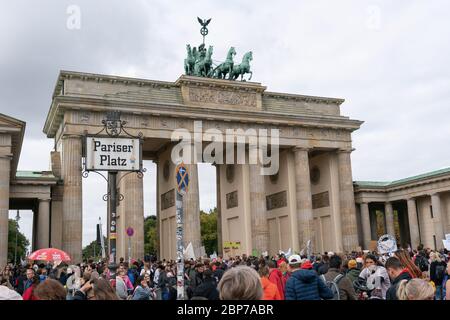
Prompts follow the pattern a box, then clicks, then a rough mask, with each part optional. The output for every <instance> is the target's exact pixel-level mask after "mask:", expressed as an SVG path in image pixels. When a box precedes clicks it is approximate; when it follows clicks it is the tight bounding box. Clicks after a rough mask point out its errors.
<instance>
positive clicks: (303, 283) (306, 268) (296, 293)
mask: <svg viewBox="0 0 450 320" xmlns="http://www.w3.org/2000/svg"><path fill="white" fill-rule="evenodd" d="M289 268H290V269H291V276H290V277H289V280H288V281H287V283H286V289H285V290H286V291H285V299H286V300H320V299H331V298H333V293H332V292H331V290H330V289H329V288H328V287H327V286H326V285H325V283H324V282H323V281H322V279H320V278H319V276H318V275H317V273H316V272H315V271H314V270H312V264H311V262H310V261H309V260H306V261H305V262H304V263H303V264H301V258H300V256H298V255H296V254H294V255H292V256H290V257H289Z"/></svg>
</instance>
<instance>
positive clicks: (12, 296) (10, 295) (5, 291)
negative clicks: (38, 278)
mask: <svg viewBox="0 0 450 320" xmlns="http://www.w3.org/2000/svg"><path fill="white" fill-rule="evenodd" d="M0 300H23V299H22V296H21V295H20V294H18V293H17V292H16V291H14V290H11V289H9V288H8V287H6V286H0Z"/></svg>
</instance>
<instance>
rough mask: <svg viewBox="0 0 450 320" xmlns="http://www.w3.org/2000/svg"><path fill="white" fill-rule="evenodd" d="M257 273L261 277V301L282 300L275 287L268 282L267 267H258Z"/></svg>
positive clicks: (268, 272)
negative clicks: (262, 292)
mask: <svg viewBox="0 0 450 320" xmlns="http://www.w3.org/2000/svg"><path fill="white" fill-rule="evenodd" d="M274 264H275V263H274ZM258 273H259V276H260V277H261V285H262V288H263V291H264V296H263V300H284V299H283V298H281V295H280V293H279V291H278V288H277V285H276V284H274V283H273V282H272V281H270V280H269V274H270V271H269V268H268V267H267V266H260V267H259V270H258ZM280 281H281V279H280Z"/></svg>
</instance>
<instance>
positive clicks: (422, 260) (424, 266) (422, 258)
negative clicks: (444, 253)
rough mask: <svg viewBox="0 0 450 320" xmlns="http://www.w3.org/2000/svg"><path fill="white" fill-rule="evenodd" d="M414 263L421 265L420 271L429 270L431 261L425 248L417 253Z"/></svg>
mask: <svg viewBox="0 0 450 320" xmlns="http://www.w3.org/2000/svg"><path fill="white" fill-rule="evenodd" d="M414 264H415V265H416V266H418V267H419V269H420V271H422V272H428V267H429V263H428V258H427V256H426V253H425V251H424V250H420V251H419V253H418V254H417V255H416V259H415V260H414Z"/></svg>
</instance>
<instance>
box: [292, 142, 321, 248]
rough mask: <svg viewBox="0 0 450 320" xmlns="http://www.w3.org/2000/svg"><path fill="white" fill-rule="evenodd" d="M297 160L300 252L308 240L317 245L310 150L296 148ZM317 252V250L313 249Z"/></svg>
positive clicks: (295, 156)
mask: <svg viewBox="0 0 450 320" xmlns="http://www.w3.org/2000/svg"><path fill="white" fill-rule="evenodd" d="M294 158H295V190H296V198H297V219H298V232H299V240H300V250H302V249H304V248H305V247H306V244H307V242H308V240H311V245H312V246H314V245H315V243H316V242H315V234H314V229H315V228H314V215H313V209H312V199H311V180H310V173H309V157H308V149H306V148H300V147H296V148H294ZM312 251H313V252H314V251H315V248H314V247H313V248H312Z"/></svg>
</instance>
